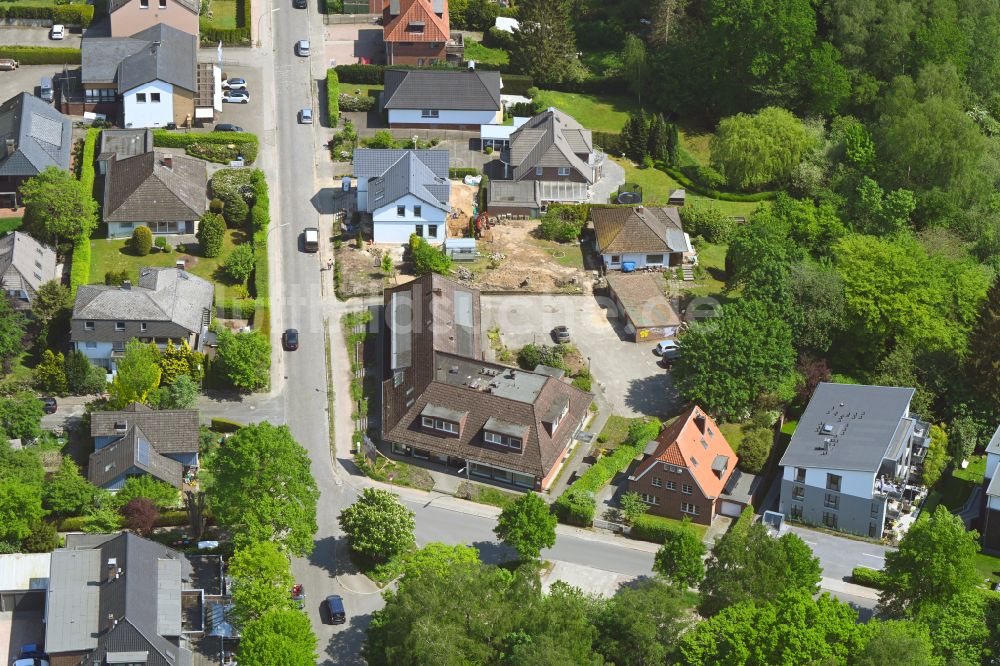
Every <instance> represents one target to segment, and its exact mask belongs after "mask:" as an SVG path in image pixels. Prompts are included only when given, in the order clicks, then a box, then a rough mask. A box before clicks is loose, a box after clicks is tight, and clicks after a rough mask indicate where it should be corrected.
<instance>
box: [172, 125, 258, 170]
mask: <svg viewBox="0 0 1000 666" xmlns="http://www.w3.org/2000/svg"><path fill="white" fill-rule="evenodd" d="M153 145H154V146H156V147H157V148H183V149H184V150H185V151H187V153H188V154H189V155H191V156H192V157H200V158H201V159H203V160H208V161H209V162H216V163H218V164H229V163H230V162H232V161H233V160H235V159H236V158H237V157H238V156H240V155H242V156H243V160H244V161H245V162H246V163H247V164H253V163H254V162H255V161H257V150H258V148H259V147H260V142H259V141H258V139H257V135H256V134H251V133H249V132H202V133H195V132H171V131H169V130H163V129H157V130H153Z"/></svg>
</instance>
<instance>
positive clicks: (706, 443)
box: [701, 437, 708, 451]
mask: <svg viewBox="0 0 1000 666" xmlns="http://www.w3.org/2000/svg"><path fill="white" fill-rule="evenodd" d="M701 448H703V449H705V450H706V451H708V442H706V441H705V438H704V437H702V438H701Z"/></svg>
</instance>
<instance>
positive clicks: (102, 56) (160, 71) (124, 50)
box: [81, 23, 198, 94]
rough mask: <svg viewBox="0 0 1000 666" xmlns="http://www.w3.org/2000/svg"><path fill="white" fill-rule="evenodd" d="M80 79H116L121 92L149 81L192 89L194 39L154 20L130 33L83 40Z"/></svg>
mask: <svg viewBox="0 0 1000 666" xmlns="http://www.w3.org/2000/svg"><path fill="white" fill-rule="evenodd" d="M81 49H82V64H83V83H84V84H87V83H115V82H116V83H117V88H118V92H119V94H120V93H124V92H126V91H128V90H131V89H132V88H135V87H136V86H140V85H143V84H145V83H149V82H150V81H156V80H160V81H164V82H166V83H170V84H172V85H175V86H178V87H179V88H183V89H184V90H190V91H194V90H195V89H196V85H195V68H196V62H197V55H198V39H197V37H195V36H194V35H189V34H187V33H186V32H183V31H181V30H178V29H177V28H173V27H171V26H169V25H166V24H164V23H158V24H156V25H154V26H152V27H150V28H146V29H145V30H142V31H141V32H137V33H135V34H134V35H132V36H131V37H100V38H91V39H85V40H83V43H82V46H81Z"/></svg>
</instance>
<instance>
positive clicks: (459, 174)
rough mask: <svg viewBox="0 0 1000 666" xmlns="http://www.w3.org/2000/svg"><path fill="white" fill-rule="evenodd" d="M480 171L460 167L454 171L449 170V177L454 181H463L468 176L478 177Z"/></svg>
mask: <svg viewBox="0 0 1000 666" xmlns="http://www.w3.org/2000/svg"><path fill="white" fill-rule="evenodd" d="M478 175H479V169H475V168H473V167H458V168H453V169H448V177H449V178H451V179H453V180H461V179H462V178H465V177H466V176H478Z"/></svg>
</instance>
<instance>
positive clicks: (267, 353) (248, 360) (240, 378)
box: [216, 331, 271, 391]
mask: <svg viewBox="0 0 1000 666" xmlns="http://www.w3.org/2000/svg"><path fill="white" fill-rule="evenodd" d="M216 363H217V367H218V368H219V369H220V371H221V372H222V375H223V377H224V378H225V379H226V381H228V382H229V383H230V384H231V385H233V386H234V387H236V388H238V389H243V390H244V391H259V390H261V389H263V388H266V387H267V385H268V384H269V383H270V381H271V343H270V342H268V340H267V338H266V337H265V336H264V335H263V334H262V333H261V332H260V331H250V332H247V333H232V332H230V331H222V332H221V333H220V334H219V349H218V356H217V357H216Z"/></svg>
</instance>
